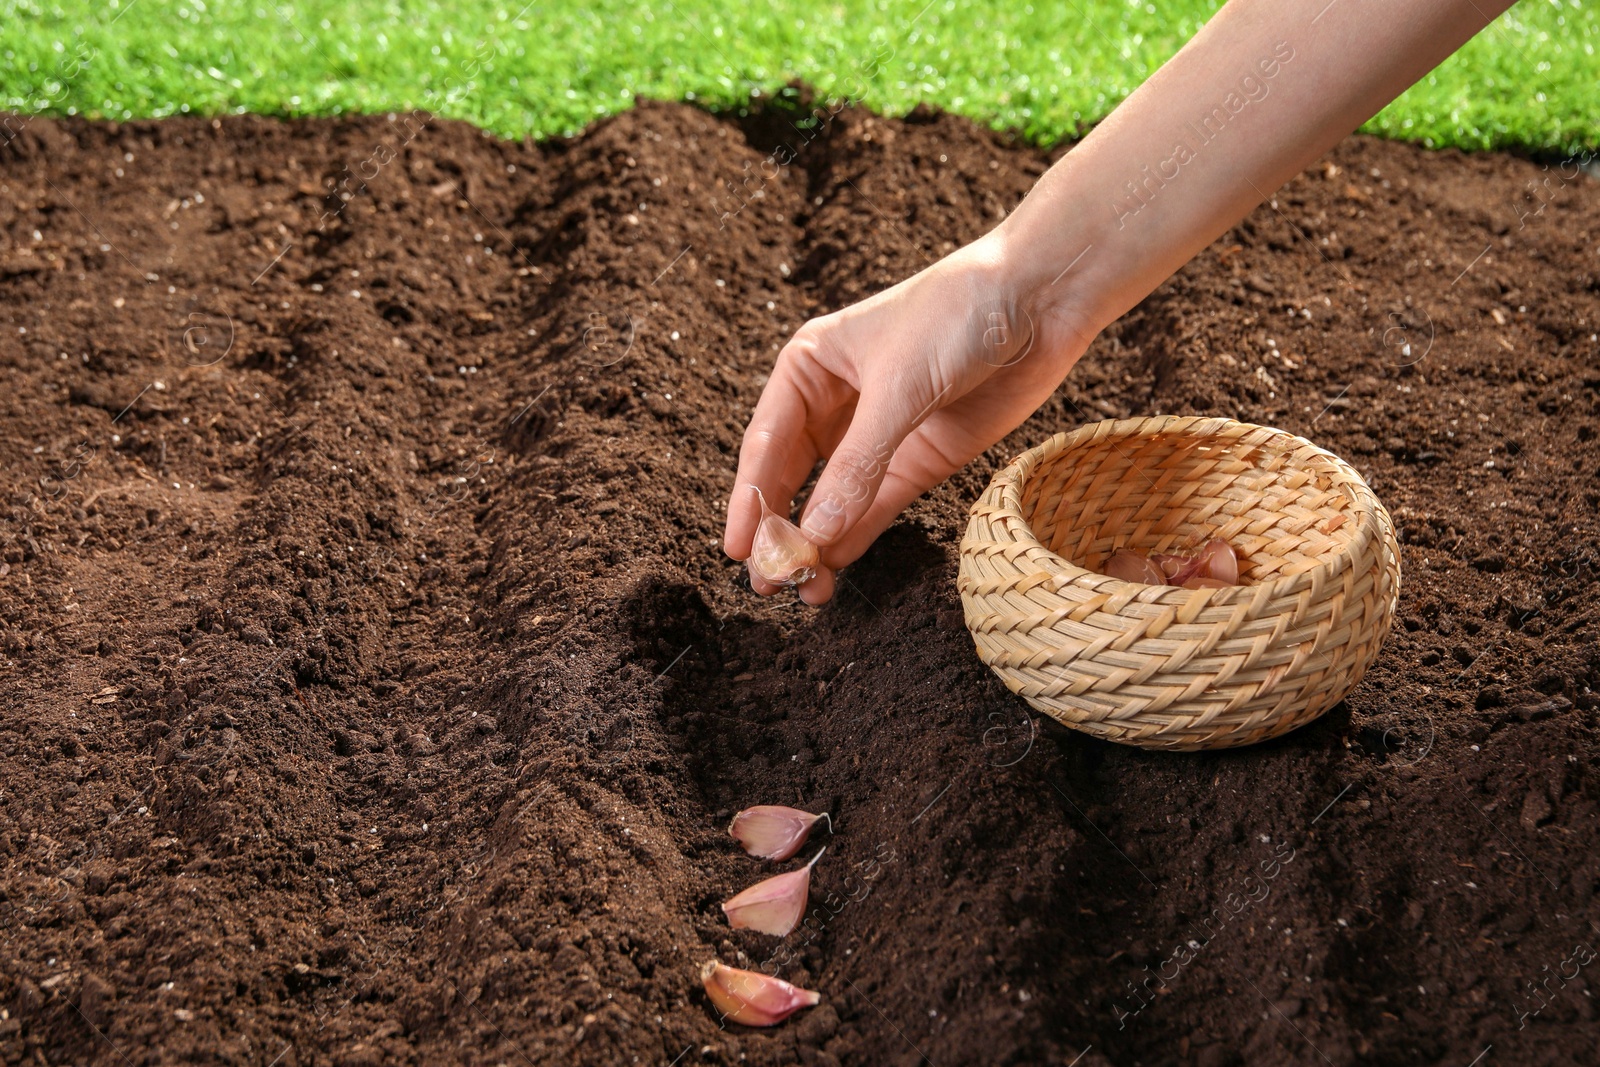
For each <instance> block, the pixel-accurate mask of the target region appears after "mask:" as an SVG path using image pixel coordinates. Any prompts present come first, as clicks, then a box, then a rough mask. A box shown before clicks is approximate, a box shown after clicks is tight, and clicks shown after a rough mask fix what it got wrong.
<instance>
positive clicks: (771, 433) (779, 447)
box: [722, 355, 817, 559]
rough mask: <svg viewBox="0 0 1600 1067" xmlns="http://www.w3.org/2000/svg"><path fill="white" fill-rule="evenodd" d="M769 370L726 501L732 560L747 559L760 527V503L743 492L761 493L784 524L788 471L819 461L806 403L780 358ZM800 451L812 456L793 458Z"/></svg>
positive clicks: (726, 541) (726, 540) (726, 539)
mask: <svg viewBox="0 0 1600 1067" xmlns="http://www.w3.org/2000/svg"><path fill="white" fill-rule="evenodd" d="M772 370H773V373H772V377H771V378H770V379H769V380H768V381H767V385H766V388H765V389H763V390H762V391H761V399H760V400H758V401H756V409H755V411H754V413H752V414H751V416H750V425H749V426H747V427H745V431H744V438H743V440H741V441H740V442H739V469H738V473H737V474H736V475H734V481H733V492H732V493H731V494H730V495H729V497H728V520H727V524H726V526H725V527H724V529H723V533H722V548H723V551H725V552H726V553H727V554H728V555H729V556H731V557H732V558H734V559H746V558H748V557H749V555H750V547H751V544H752V543H753V542H754V540H755V535H756V526H757V525H758V524H759V523H760V522H761V505H760V502H759V501H758V499H757V497H756V494H755V493H752V492H750V490H749V489H748V488H747V486H752V485H753V486H755V487H756V488H758V489H760V490H761V493H762V495H763V496H765V497H766V498H767V502H768V504H769V506H773V507H779V508H782V509H784V511H783V514H784V517H785V518H787V517H788V506H789V493H788V492H785V485H784V482H785V478H786V476H787V473H788V471H789V469H790V468H792V467H794V466H796V465H797V463H796V461H797V460H799V461H803V462H804V465H805V466H806V468H807V469H809V468H810V466H811V465H812V464H814V463H815V462H816V460H817V456H816V454H815V453H816V450H815V447H814V446H813V445H812V443H811V438H810V435H808V434H807V433H806V405H805V401H804V399H802V398H801V396H800V391H799V389H798V388H796V386H795V383H794V381H793V379H792V378H791V377H790V375H789V372H788V366H787V363H786V361H785V360H784V359H783V357H782V356H781V355H780V356H779V357H778V362H777V363H776V364H775V365H774V366H773V368H772ZM801 449H809V450H810V454H809V455H808V454H806V453H805V452H797V450H801ZM791 491H792V490H791Z"/></svg>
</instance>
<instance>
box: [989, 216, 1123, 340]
mask: <svg viewBox="0 0 1600 1067" xmlns="http://www.w3.org/2000/svg"><path fill="white" fill-rule="evenodd" d="M1035 207H1036V205H1031V204H1030V203H1029V201H1027V200H1025V201H1024V202H1023V203H1022V205H1020V206H1019V207H1018V208H1017V210H1016V211H1014V212H1013V213H1012V214H1011V215H1009V216H1007V217H1006V219H1005V221H1004V222H1002V223H1000V225H998V226H996V227H995V228H994V229H993V230H991V231H989V233H987V234H985V235H984V237H982V238H980V239H979V241H977V242H975V245H984V246H985V247H984V251H983V255H984V257H985V259H986V260H987V261H989V262H992V263H993V264H994V266H993V268H992V269H993V270H994V271H995V278H996V285H997V286H998V287H999V288H1000V289H1001V290H1002V291H1004V292H1006V293H1008V294H1010V296H1011V298H1012V299H1013V300H1014V301H1015V303H1016V306H1017V307H1018V309H1019V311H1020V312H1021V313H1022V314H1023V315H1025V316H1026V317H1027V318H1028V319H1030V320H1032V321H1033V322H1035V323H1036V324H1040V325H1048V326H1051V327H1054V328H1053V329H1050V330H1049V331H1048V332H1050V333H1051V334H1052V335H1054V336H1063V335H1065V336H1066V337H1070V338H1074V339H1076V341H1077V342H1078V343H1079V344H1080V345H1081V347H1084V348H1086V347H1088V344H1089V342H1090V341H1092V340H1093V339H1094V338H1095V336H1096V335H1098V334H1099V333H1100V331H1101V330H1103V329H1105V327H1107V326H1108V325H1110V324H1111V323H1112V322H1113V321H1115V320H1116V318H1117V317H1118V315H1120V314H1121V313H1122V310H1123V309H1121V308H1118V307H1117V298H1116V295H1115V292H1114V285H1113V284H1112V279H1113V277H1114V274H1113V271H1112V270H1110V269H1108V268H1109V262H1108V260H1109V255H1110V253H1111V251H1112V242H1111V241H1110V240H1109V239H1108V238H1107V236H1106V235H1104V234H1100V233H1096V232H1094V227H1093V226H1092V225H1090V224H1088V223H1087V221H1086V220H1083V219H1082V218H1079V219H1077V220H1075V221H1073V222H1072V223H1070V224H1065V225H1056V224H1054V223H1053V221H1051V220H1047V219H1043V218H1037V217H1035V215H1036V214H1038V215H1042V214H1043V212H1036V211H1035Z"/></svg>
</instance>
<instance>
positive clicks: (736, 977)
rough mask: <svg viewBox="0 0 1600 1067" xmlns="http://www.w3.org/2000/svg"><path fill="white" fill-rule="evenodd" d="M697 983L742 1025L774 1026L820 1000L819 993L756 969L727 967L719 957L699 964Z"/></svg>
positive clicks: (724, 1013) (720, 1007)
mask: <svg viewBox="0 0 1600 1067" xmlns="http://www.w3.org/2000/svg"><path fill="white" fill-rule="evenodd" d="M700 983H701V984H702V985H704V986H705V989H706V996H708V997H710V998H711V1003H712V1004H714V1005H716V1008H717V1010H718V1011H719V1012H721V1013H722V1015H723V1017H724V1018H727V1019H732V1020H733V1021H734V1022H736V1023H743V1024H744V1025H745V1026H776V1025H777V1024H778V1023H781V1022H783V1020H785V1019H787V1018H788V1017H789V1016H791V1015H793V1014H794V1013H795V1012H797V1011H799V1010H800V1009H801V1008H812V1007H815V1006H816V1005H817V1004H819V1003H821V1001H822V994H821V993H818V992H815V991H813V990H810V989H801V988H800V987H799V986H796V985H791V984H790V983H788V982H785V981H784V980H783V979H782V978H771V977H769V976H767V975H764V974H762V973H760V972H759V971H742V970H740V969H738V968H737V967H729V966H728V965H727V964H725V963H722V962H721V961H719V960H712V961H711V962H710V963H707V964H706V965H705V966H704V967H702V968H700Z"/></svg>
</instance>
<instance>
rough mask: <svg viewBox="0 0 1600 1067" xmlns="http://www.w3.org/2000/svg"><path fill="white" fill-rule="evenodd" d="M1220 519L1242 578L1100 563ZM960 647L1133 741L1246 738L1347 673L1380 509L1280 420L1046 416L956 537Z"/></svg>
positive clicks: (1072, 714)
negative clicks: (1154, 579) (1153, 580)
mask: <svg viewBox="0 0 1600 1067" xmlns="http://www.w3.org/2000/svg"><path fill="white" fill-rule="evenodd" d="M1211 537H1221V538H1223V539H1225V540H1226V541H1227V542H1228V543H1229V544H1230V545H1232V546H1233V548H1234V551H1235V552H1236V553H1237V554H1238V556H1239V580H1240V582H1241V584H1240V585H1239V586H1234V587H1230V588H1226V589H1193V590H1191V589H1183V588H1180V587H1176V586H1150V585H1141V584H1139V583H1135V582H1124V581H1121V580H1118V579H1116V578H1111V577H1107V576H1106V575H1104V574H1101V573H1099V571H1098V568H1099V567H1101V566H1102V565H1103V564H1104V563H1105V560H1106V558H1107V557H1108V556H1110V555H1111V553H1112V552H1113V551H1115V550H1116V549H1119V548H1133V549H1136V550H1138V551H1141V552H1147V553H1149V552H1182V551H1185V550H1192V549H1195V548H1197V547H1198V546H1199V545H1201V544H1203V543H1204V542H1205V541H1206V540H1207V539H1208V538H1211ZM959 588H960V592H961V601H962V606H963V607H964V609H965V611H966V620H967V627H968V629H970V630H971V631H972V636H973V640H974V642H975V643H976V644H977V647H978V655H979V657H980V658H982V660H983V661H984V662H985V663H987V664H988V665H989V666H990V667H991V668H993V669H994V671H995V673H997V674H998V675H999V676H1000V677H1001V678H1002V679H1003V680H1004V681H1005V683H1006V685H1007V686H1009V687H1010V689H1011V690H1012V692H1014V693H1017V694H1019V695H1021V696H1022V697H1023V698H1025V699H1026V700H1027V701H1028V703H1029V704H1031V705H1032V706H1033V707H1034V708H1036V709H1038V710H1039V711H1042V712H1045V713H1046V714H1048V715H1051V716H1053V717H1054V718H1056V719H1058V720H1059V721H1061V722H1062V723H1064V724H1065V725H1067V726H1071V727H1073V728H1075V729H1079V730H1083V731H1084V732H1086V733H1090V734H1093V735H1095V736H1097V737H1103V738H1106V739H1108V740H1112V741H1120V742H1123V743H1126V744H1133V745H1140V746H1144V747H1147V748H1171V749H1200V748H1227V747H1231V746H1235V745H1247V744H1252V743H1254V742H1258V741H1264V740H1266V739H1267V738H1270V737H1275V736H1277V735H1279V734H1282V733H1285V732H1287V731H1289V730H1292V729H1294V728H1295V727H1297V726H1301V725H1303V724H1305V723H1307V722H1310V721H1311V720H1312V719H1315V718H1316V717H1317V716H1318V715H1321V714H1322V713H1323V712H1324V711H1326V710H1327V709H1329V708H1331V707H1332V706H1333V705H1335V704H1336V703H1338V702H1339V701H1340V700H1342V699H1343V698H1344V697H1345V695H1346V694H1348V693H1349V692H1350V690H1351V689H1352V688H1354V687H1355V684H1356V682H1358V681H1359V680H1360V678H1361V675H1362V674H1363V673H1364V672H1365V671H1366V669H1367V666H1368V665H1369V664H1370V663H1371V662H1372V659H1373V658H1374V656H1376V654H1377V651H1378V646H1379V645H1380V644H1381V643H1382V642H1383V639H1384V637H1385V636H1386V635H1387V634H1388V632H1389V626H1390V623H1391V622H1392V621H1393V618H1394V608H1395V601H1396V599H1397V597H1398V595H1399V591H1400V552H1399V545H1398V543H1397V541H1396V539H1395V532H1394V524H1393V522H1392V521H1391V520H1390V518H1389V513H1388V512H1387V511H1385V510H1384V508H1383V505H1382V504H1380V503H1379V502H1378V499H1377V497H1376V496H1374V495H1373V492H1372V490H1371V489H1370V488H1369V487H1368V486H1367V484H1366V482H1364V481H1363V480H1362V478H1361V476H1360V475H1359V474H1357V473H1356V471H1355V470H1354V469H1353V468H1352V467H1350V465H1349V464H1347V463H1345V462H1344V461H1343V460H1341V459H1340V458H1339V457H1338V456H1335V455H1333V454H1332V453H1331V452H1328V451H1326V450H1324V449H1321V448H1318V447H1317V446H1316V445H1313V444H1311V443H1310V442H1308V441H1306V440H1303V439H1302V438H1299V437H1296V436H1294V435H1293V434H1289V433H1286V432H1284V431H1282V430H1275V429H1271V428H1269V427H1264V426H1253V425H1249V424H1246V423H1240V422H1234V421H1233V420H1231V419H1220V418H1179V417H1173V416H1164V417H1157V418H1147V419H1124V420H1118V421H1111V422H1101V423H1096V424H1094V425H1092V426H1086V427H1083V428H1082V429H1080V430H1077V431H1075V432H1072V433H1064V434H1058V435H1056V436H1055V437H1053V438H1051V439H1050V440H1049V441H1046V442H1045V443H1044V444H1042V445H1040V446H1038V447H1037V448H1034V449H1031V450H1030V451H1028V452H1025V453H1023V454H1022V455H1021V456H1018V457H1017V458H1016V459H1015V460H1013V461H1012V462H1011V463H1010V464H1009V465H1008V466H1007V467H1006V468H1005V469H1004V470H1002V471H1000V472H999V473H998V474H997V475H995V478H994V481H993V482H992V483H991V484H990V486H989V488H988V490H987V491H986V492H985V493H984V494H983V496H982V497H981V498H980V499H979V500H978V502H977V504H975V505H974V506H973V508H972V514H971V517H970V519H969V520H968V524H967V532H966V536H965V537H964V538H963V539H962V542H961V566H960V578H959Z"/></svg>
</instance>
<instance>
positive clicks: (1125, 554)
mask: <svg viewBox="0 0 1600 1067" xmlns="http://www.w3.org/2000/svg"><path fill="white" fill-rule="evenodd" d="M1101 570H1103V571H1104V572H1105V573H1106V574H1107V575H1108V576H1110V577H1112V578H1119V579H1121V580H1122V581H1124V582H1143V583H1144V584H1145V585H1166V584H1167V579H1166V576H1165V575H1164V574H1162V573H1161V571H1160V570H1159V569H1158V568H1157V567H1156V565H1155V564H1154V563H1152V562H1150V560H1148V559H1146V558H1145V557H1144V556H1143V555H1142V554H1141V553H1138V552H1135V551H1133V549H1131V548H1119V549H1117V550H1116V551H1115V552H1113V553H1111V555H1110V557H1109V558H1108V559H1107V560H1106V562H1105V566H1104V567H1102V568H1101Z"/></svg>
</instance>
